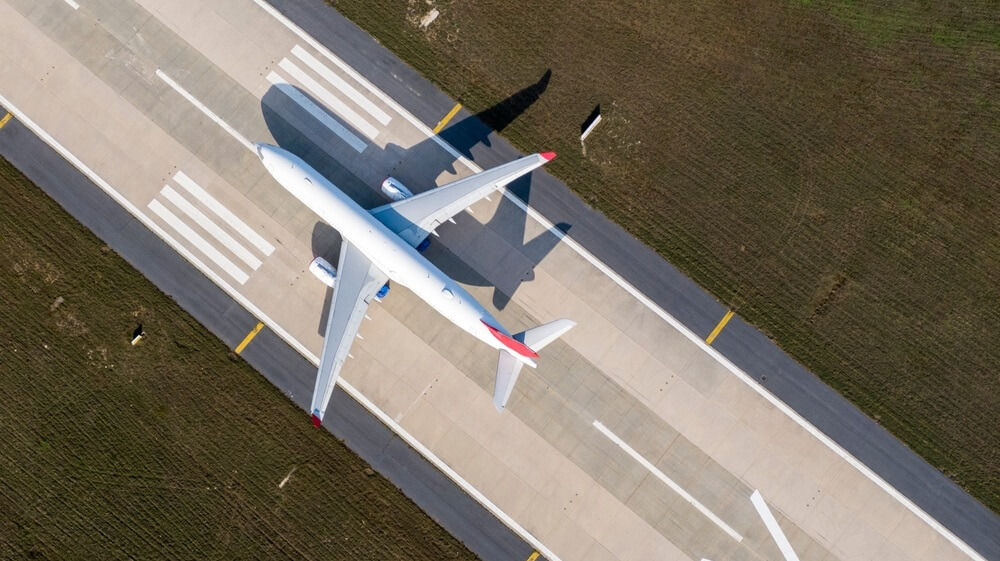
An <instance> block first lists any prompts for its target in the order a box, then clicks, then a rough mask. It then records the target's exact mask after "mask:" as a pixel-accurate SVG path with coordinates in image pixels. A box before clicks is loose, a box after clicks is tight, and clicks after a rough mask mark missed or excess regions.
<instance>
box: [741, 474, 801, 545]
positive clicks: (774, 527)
mask: <svg viewBox="0 0 1000 561" xmlns="http://www.w3.org/2000/svg"><path fill="white" fill-rule="evenodd" d="M750 502H751V503H753V507H754V508H755V509H757V514H759V515H760V517H761V519H763V520H764V525H765V526H767V531H768V532H770V533H771V537H772V538H774V541H775V542H776V543H777V544H778V549H780V550H781V554H782V555H784V556H785V561H799V556H798V555H796V554H795V550H793V549H792V544H790V543H788V538H787V537H785V533H784V532H782V531H781V526H778V521H777V520H775V519H774V515H773V514H771V509H769V508H767V503H766V502H764V497H762V496H761V494H760V491H758V490H756V489H754V492H753V494H752V495H750Z"/></svg>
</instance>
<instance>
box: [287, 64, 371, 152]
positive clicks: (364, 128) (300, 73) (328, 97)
mask: <svg viewBox="0 0 1000 561" xmlns="http://www.w3.org/2000/svg"><path fill="white" fill-rule="evenodd" d="M278 67H279V68H281V69H282V70H284V71H285V72H287V73H288V75H289V76H291V77H292V78H293V79H295V80H297V81H298V82H299V83H300V84H302V85H303V86H305V88H306V89H307V90H309V92H310V93H312V94H313V95H314V96H316V98H318V99H319V100H320V101H322V102H323V103H324V104H326V106H327V108H329V109H332V110H333V111H335V112H336V113H337V114H338V115H340V116H341V117H343V119H344V120H345V121H347V123H348V124H349V125H351V126H352V127H354V129H355V130H357V131H358V132H360V133H361V134H363V135H365V136H367V137H368V138H370V139H372V140H374V139H375V137H376V136H378V129H377V128H375V125H372V124H371V123H369V122H368V121H366V120H365V119H364V118H363V117H362V116H361V115H358V113H357V112H356V111H355V110H353V109H351V108H350V107H348V106H347V104H346V103H344V102H343V101H341V100H340V98H339V97H337V96H335V95H333V94H332V93H330V90H328V89H326V88H324V87H323V85H322V84H320V83H319V82H317V81H316V80H314V79H313V77H312V76H310V75H308V74H306V73H305V71H304V70H302V69H301V68H299V67H298V66H295V63H294V62H292V61H290V60H288V59H287V58H283V59H281V62H280V63H278Z"/></svg>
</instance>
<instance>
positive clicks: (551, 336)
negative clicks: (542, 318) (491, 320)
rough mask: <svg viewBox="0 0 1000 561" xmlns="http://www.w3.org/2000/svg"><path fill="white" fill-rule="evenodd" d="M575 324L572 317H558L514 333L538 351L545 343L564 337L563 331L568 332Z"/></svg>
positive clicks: (519, 339) (521, 340) (515, 337)
mask: <svg viewBox="0 0 1000 561" xmlns="http://www.w3.org/2000/svg"><path fill="white" fill-rule="evenodd" d="M575 325H576V322H575V321H573V320H571V319H557V320H555V321H550V322H549V323H546V324H545V325H539V326H538V327H535V328H532V329H529V330H527V331H522V332H520V333H518V334H517V335H514V339H516V340H518V341H520V342H522V343H524V344H525V345H527V346H529V347H531V348H532V349H534V350H536V351H540V350H542V349H544V348H545V345H548V344H549V343H551V342H552V341H555V340H556V339H558V338H560V337H562V335H563V333H566V332H567V331H569V330H570V329H572V328H573V327H574V326H575Z"/></svg>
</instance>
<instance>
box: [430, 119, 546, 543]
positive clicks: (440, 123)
mask: <svg viewBox="0 0 1000 561" xmlns="http://www.w3.org/2000/svg"><path fill="white" fill-rule="evenodd" d="M461 108H462V104H461V103H456V104H455V106H454V107H452V108H451V111H449V112H448V114H447V115H445V116H444V119H441V120H440V121H438V124H437V125H435V126H434V134H437V133H439V132H441V129H443V128H444V126H445V125H447V124H448V121H450V120H451V118H452V117H454V116H455V115H456V114H457V113H458V110H459V109H461ZM530 561H534V560H533V559H532V560H530Z"/></svg>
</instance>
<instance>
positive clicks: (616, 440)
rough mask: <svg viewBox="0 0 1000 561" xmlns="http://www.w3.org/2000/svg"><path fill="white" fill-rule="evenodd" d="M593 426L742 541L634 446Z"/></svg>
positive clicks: (605, 430) (599, 425) (596, 422)
mask: <svg viewBox="0 0 1000 561" xmlns="http://www.w3.org/2000/svg"><path fill="white" fill-rule="evenodd" d="M594 427H595V428H596V429H597V430H599V431H601V434H603V435H604V436H606V437H608V438H609V439H610V440H611V441H612V442H614V443H615V444H617V445H618V447H619V448H621V449H622V450H624V451H625V453H626V454H628V455H629V456H632V459H634V460H635V461H637V462H639V463H640V464H642V467H644V468H646V469H648V470H649V471H650V473H652V474H653V475H654V476H656V478H657V479H659V480H660V481H662V482H664V483H666V484H667V487H670V488H671V489H673V490H674V492H675V493H677V494H678V495H680V496H681V498H683V499H684V500H685V501H687V502H688V503H689V504H691V506H693V507H695V508H696V509H698V512H700V513H702V514H704V515H705V516H706V517H707V518H708V519H709V520H711V521H712V522H714V523H715V525H716V526H718V527H719V528H722V531H723V532H725V533H727V534H729V536H730V537H732V538H733V539H734V540H736V541H738V542H741V541H743V536H741V535H740V534H739V532H737V531H736V530H733V528H732V527H731V526H729V524H726V523H725V522H724V521H723V520H722V519H721V518H719V517H718V516H716V514H715V513H714V512H712V511H711V510H708V508H707V507H706V506H705V505H703V504H701V503H700V502H698V499H696V498H694V497H692V496H691V493H688V492H687V491H685V490H684V488H683V487H681V486H680V485H678V484H677V483H676V482H674V480H673V479H670V478H669V477H667V474H665V473H663V472H662V471H660V470H659V468H657V467H656V466H654V465H653V463H652V462H650V461H649V460H647V459H646V458H644V457H642V454H640V453H638V452H636V451H635V449H634V448H632V447H631V446H629V445H628V444H627V443H626V442H625V441H624V440H622V439H621V438H619V437H618V435H617V434H615V433H613V432H611V431H610V430H608V428H607V427H605V426H604V424H603V423H601V422H600V421H594Z"/></svg>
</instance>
